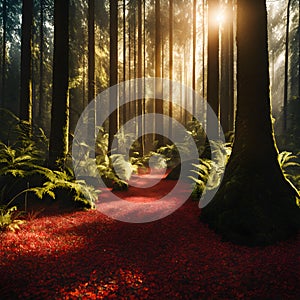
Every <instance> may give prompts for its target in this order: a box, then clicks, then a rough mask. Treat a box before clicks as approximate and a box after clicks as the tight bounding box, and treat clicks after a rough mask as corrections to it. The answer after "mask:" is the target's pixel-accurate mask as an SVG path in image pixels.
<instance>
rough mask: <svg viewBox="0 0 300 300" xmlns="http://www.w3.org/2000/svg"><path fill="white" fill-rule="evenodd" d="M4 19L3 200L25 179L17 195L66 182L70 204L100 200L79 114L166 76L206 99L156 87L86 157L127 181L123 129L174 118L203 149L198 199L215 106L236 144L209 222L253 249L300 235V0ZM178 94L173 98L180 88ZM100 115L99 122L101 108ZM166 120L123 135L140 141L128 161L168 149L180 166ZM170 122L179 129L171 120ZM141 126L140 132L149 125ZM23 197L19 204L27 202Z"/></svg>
mask: <svg viewBox="0 0 300 300" xmlns="http://www.w3.org/2000/svg"><path fill="white" fill-rule="evenodd" d="M0 21H1V31H0V45H1V52H0V56H1V59H0V97H1V99H0V105H1V112H0V115H1V121H0V123H1V128H0V131H1V132H0V140H1V153H0V154H1V157H0V166H1V167H2V172H1V171H0V177H1V178H0V184H1V190H2V196H3V197H2V198H1V204H3V205H7V203H8V202H10V201H8V200H7V199H15V196H16V194H14V192H15V191H13V189H10V188H8V186H9V185H10V184H12V183H11V182H15V181H16V180H19V181H18V184H16V186H17V187H18V188H17V190H18V191H17V192H18V193H21V194H22V192H23V191H24V190H25V189H26V188H27V189H28V191H30V192H32V193H33V194H36V195H37V197H39V198H42V199H43V197H44V196H47V195H48V196H50V197H53V196H54V194H53V193H55V195H56V197H62V195H63V196H65V194H64V193H62V190H64V189H67V190H71V191H72V192H71V194H68V195H69V196H70V195H71V198H72V199H73V198H75V199H76V200H80V201H82V202H83V203H84V205H87V206H89V207H92V206H93V205H92V204H91V203H86V202H85V201H84V200H83V199H84V195H83V193H82V192H80V188H82V186H77V185H76V184H77V182H76V180H75V178H74V172H73V170H72V169H73V168H74V167H76V166H72V164H71V158H70V153H71V145H72V142H73V137H74V131H75V128H76V124H77V121H78V119H79V117H80V115H81V113H82V112H83V110H84V108H85V107H86V106H87V105H88V104H89V103H90V102H91V101H92V100H93V99H94V98H95V96H96V95H98V94H99V93H101V92H102V91H105V90H106V89H107V88H109V87H110V86H114V85H116V84H118V83H121V82H123V81H127V80H131V79H135V78H148V77H157V78H161V77H162V78H169V79H171V80H174V81H178V82H180V83H181V84H183V85H185V86H188V87H191V88H193V89H194V90H195V91H196V92H197V94H199V95H201V96H202V98H203V99H204V100H205V101H204V102H201V103H199V102H197V100H196V98H195V97H194V96H193V95H192V94H191V93H189V92H188V89H187V88H182V90H180V95H179V97H180V104H181V105H175V104H173V103H172V102H165V101H163V100H164V99H160V97H159V93H157V94H156V95H157V99H147V98H146V97H144V98H143V99H139V100H138V101H136V102H131V103H128V104H126V105H124V106H120V107H118V109H116V110H114V111H113V113H112V114H111V115H110V116H109V118H108V119H107V120H105V122H104V123H103V124H102V127H101V128H97V129H98V130H100V134H99V135H98V140H97V143H98V144H97V145H96V146H95V147H96V148H97V149H96V155H97V157H96V158H95V157H89V155H88V154H87V156H85V157H86V162H88V159H96V161H97V164H98V165H99V170H100V171H99V172H100V173H101V176H102V177H105V178H106V179H107V180H109V181H110V182H113V183H112V185H113V188H115V189H123V188H128V183H127V182H126V180H123V179H122V178H119V177H118V176H116V174H115V173H114V170H113V168H112V167H111V160H110V159H111V158H110V154H111V152H110V150H111V147H112V141H113V139H114V137H115V134H116V133H117V132H118V131H119V130H120V129H122V126H123V124H125V123H126V122H127V121H129V120H130V119H131V118H132V117H134V116H138V115H145V114H148V113H156V114H165V115H167V116H169V117H170V118H174V119H176V120H177V121H178V122H180V123H181V124H182V125H184V126H185V127H186V128H187V134H190V135H192V137H193V138H194V140H195V142H196V145H197V146H199V149H198V150H199V158H200V162H202V163H203V164H202V163H200V165H201V164H202V165H201V167H200V170H196V174H197V176H196V177H195V178H194V181H195V182H196V187H195V190H196V192H195V193H194V194H195V195H196V198H197V197H198V198H199V197H200V195H201V193H203V192H205V191H204V188H203V186H205V183H206V181H207V177H208V176H209V174H210V172H212V170H211V165H210V162H209V160H210V158H211V153H210V150H211V149H210V146H209V145H208V143H207V142H206V143H205V142H204V143H202V144H201V141H202V142H203V141H205V140H206V135H205V130H206V129H207V128H209V127H210V126H212V124H211V123H210V122H211V120H210V119H209V118H206V111H207V109H206V106H207V104H209V105H210V106H211V108H212V109H213V111H214V112H215V114H216V116H217V118H218V120H219V122H220V124H221V127H222V129H223V131H224V134H225V137H226V142H227V144H225V145H221V146H220V148H221V149H223V150H224V149H225V148H227V149H228V148H230V150H231V148H232V152H231V155H230V158H229V159H228V163H227V166H226V170H225V175H224V178H223V181H222V183H221V186H220V188H219V190H218V192H217V194H216V195H215V197H214V198H213V200H212V201H211V202H210V203H209V204H208V205H207V206H206V207H204V208H203V209H201V213H200V220H202V221H204V222H206V223H208V224H209V226H210V227H211V228H213V229H214V230H215V231H216V232H218V233H219V234H221V235H222V237H224V238H225V239H228V240H230V241H233V242H236V243H242V244H247V245H265V244H270V243H275V242H276V241H279V240H282V239H286V238H288V237H290V236H292V235H295V234H296V233H297V232H298V230H299V225H300V218H299V217H300V215H299V212H300V210H299V201H300V200H299V199H300V195H299V188H300V176H299V153H300V98H299V91H300V87H299V85H300V84H299V82H300V80H299V66H300V62H299V28H300V26H299V1H298V0H289V1H285V0H278V1H271V0H270V1H264V0H253V1H247V0H237V1H233V0H207V1H204V0H203V1H200V0H198V1H197V0H182V1H179V0H168V1H164V0H144V1H142V0H123V1H121V0H119V1H114V0H111V1H95V0H78V1H59V0H55V1H50V0H23V1H17V0H2V1H1V2H0ZM141 88H145V87H141V86H140V85H137V84H135V83H134V82H133V84H132V85H131V86H130V90H129V92H130V93H131V95H133V96H135V95H137V94H139V91H140V90H139V89H141ZM160 88H162V87H161V86H160V85H159V81H158V82H157V86H156V89H157V90H159V89H160ZM170 92H171V93H170V98H171V99H172V89H171V87H170ZM121 95H122V91H119V95H116V97H112V98H111V99H112V100H111V101H116V102H115V103H111V105H112V106H111V107H117V105H116V104H118V103H119V102H118V101H119V99H120V97H121ZM186 104H189V105H191V107H192V111H193V112H201V114H202V115H203V120H205V121H204V122H203V124H199V122H197V120H195V119H194V118H193V115H191V114H189V113H187V111H186V110H184V109H182V107H181V106H183V107H184V106H185V105H186ZM271 107H272V110H271ZM90 117H91V120H93V122H92V123H93V124H92V127H93V125H95V123H96V120H95V119H93V118H95V116H90ZM155 124H156V122H154V125H153V134H151V135H149V134H148V135H145V136H142V138H140V139H139V140H137V141H136V142H135V143H134V144H133V145H127V144H126V143H127V142H128V140H129V137H127V136H126V133H123V134H122V135H120V136H118V143H119V145H118V146H119V147H123V146H124V145H125V146H126V147H128V149H130V150H128V151H130V155H131V157H130V161H129V162H128V163H130V164H131V165H135V166H136V167H137V166H138V167H141V166H142V165H143V166H144V167H148V165H147V163H148V160H149V157H150V156H151V155H154V153H156V154H157V153H160V154H161V153H163V154H164V155H166V157H167V158H168V162H169V164H168V167H169V168H170V169H172V168H176V166H178V165H179V163H178V161H175V156H176V155H177V154H178V151H177V149H175V148H174V146H173V144H172V141H171V139H167V138H164V137H162V136H161V135H156V134H155ZM274 128H275V132H274ZM91 130H95V127H94V128H91ZM163 130H164V132H165V133H166V136H169V137H171V136H172V135H176V129H175V128H172V127H170V126H169V127H168V128H163ZM136 133H137V134H141V135H142V133H143V127H142V126H141V124H138V123H137V124H136ZM125 146H124V147H125ZM200 146H201V151H200ZM83 147H85V145H83ZM172 147H173V148H172ZM204 148H205V149H204ZM170 149H171V150H170ZM89 150H90V149H87V148H84V151H83V152H84V153H85V154H86V153H88V151H89ZM11 151H15V152H11ZM172 151H173V152H172ZM94 152H95V150H94ZM223 152H224V151H223ZM7 157H10V158H11V157H13V159H10V160H9V159H8V158H7ZM18 157H19V158H18ZM20 157H21V158H20ZM2 158H3V159H2ZM177 158H178V157H176V159H177ZM1 159H2V160H1ZM226 160H227V157H226ZM1 164H2V165H1ZM203 166H207V168H208V170H206V171H207V173H205V172H204V171H203V168H204V167H203ZM124 168H125V167H124ZM201 168H202V169H201ZM47 172H48V173H47ZM197 172H198V173H197ZM203 172H204V173H205V174H204V175H205V176H206V177H205V176H204V175H203ZM49 174H51V176H50V175H49ZM202 175H203V176H202ZM30 188H32V189H31V190H30ZM129 188H130V187H129ZM93 192H95V191H93ZM18 193H17V196H18ZM197 193H198V194H197ZM24 194H25V193H24ZM24 194H22V197H21V196H20V197H19V196H18V197H17V198H16V199H19V202H20V203H21V202H22V201H23V196H24ZM4 196H5V197H4ZM99 197H100V198H99V199H100V201H101V194H100V196H99ZM41 201H42V200H41ZM22 203H23V202H22Z"/></svg>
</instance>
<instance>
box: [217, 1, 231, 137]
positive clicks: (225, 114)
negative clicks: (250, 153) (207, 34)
mask: <svg viewBox="0 0 300 300" xmlns="http://www.w3.org/2000/svg"><path fill="white" fill-rule="evenodd" d="M224 6H225V16H226V20H225V21H224V22H223V24H222V32H221V72H220V73H221V76H220V77H221V78H220V119H221V120H220V121H221V126H222V129H223V131H224V133H228V132H231V131H232V130H233V119H234V100H233V3H232V1H229V2H227V3H224Z"/></svg>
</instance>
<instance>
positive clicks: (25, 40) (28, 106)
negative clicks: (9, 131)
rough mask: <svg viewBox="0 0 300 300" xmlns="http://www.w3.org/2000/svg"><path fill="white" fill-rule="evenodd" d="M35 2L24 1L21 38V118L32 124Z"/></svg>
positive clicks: (31, 0) (30, 0)
mask: <svg viewBox="0 0 300 300" xmlns="http://www.w3.org/2000/svg"><path fill="white" fill-rule="evenodd" d="M32 12H33V0H23V6H22V37H21V91H20V118H21V119H22V120H25V121H27V122H29V124H30V125H31V123H32V83H31V80H32V74H31V63H32V58H31V52H32V51H31V40H32V33H31V29H32Z"/></svg>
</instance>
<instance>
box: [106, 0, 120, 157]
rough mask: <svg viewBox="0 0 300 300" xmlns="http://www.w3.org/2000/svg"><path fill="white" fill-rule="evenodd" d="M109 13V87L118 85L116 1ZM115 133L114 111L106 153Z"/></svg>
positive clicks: (112, 0) (113, 100) (112, 100)
mask: <svg viewBox="0 0 300 300" xmlns="http://www.w3.org/2000/svg"><path fill="white" fill-rule="evenodd" d="M109 4H110V6H109V13H110V28H109V32H110V42H109V47H110V59H109V60H110V64H109V66H110V67H109V71H110V72H109V85H110V86H114V85H116V84H117V83H118V1H115V0H110V1H109ZM115 91H116V89H115V90H114V91H113V92H112V93H111V94H110V105H111V107H113V108H115V107H117V105H116V102H117V94H116V92H115ZM116 132H117V111H116V110H114V111H113V112H112V113H111V115H110V116H109V141H108V151H110V150H111V146H112V142H113V140H114V136H115V134H116Z"/></svg>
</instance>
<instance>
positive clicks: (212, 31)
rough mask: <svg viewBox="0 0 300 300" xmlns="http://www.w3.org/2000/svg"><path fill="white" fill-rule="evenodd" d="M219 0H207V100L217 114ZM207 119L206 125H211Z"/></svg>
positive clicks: (217, 114)
mask: <svg viewBox="0 0 300 300" xmlns="http://www.w3.org/2000/svg"><path fill="white" fill-rule="evenodd" d="M218 4H219V0H208V44H207V51H208V56H207V59H208V61H207V102H208V104H209V105H210V106H211V108H212V109H213V111H214V113H215V114H216V116H217V117H218V116H219V24H218V22H217V20H216V12H217V10H218ZM210 122H211V120H210V119H207V127H210V126H213V124H210Z"/></svg>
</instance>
